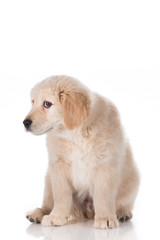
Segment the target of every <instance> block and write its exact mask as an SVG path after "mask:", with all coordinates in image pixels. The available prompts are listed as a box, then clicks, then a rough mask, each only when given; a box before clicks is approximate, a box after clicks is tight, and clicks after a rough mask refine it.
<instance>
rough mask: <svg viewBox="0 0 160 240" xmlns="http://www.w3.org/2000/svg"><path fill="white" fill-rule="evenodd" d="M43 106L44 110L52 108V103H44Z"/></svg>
mask: <svg viewBox="0 0 160 240" xmlns="http://www.w3.org/2000/svg"><path fill="white" fill-rule="evenodd" d="M43 106H44V107H45V108H50V107H51V106H52V103H51V102H47V101H44V103H43Z"/></svg>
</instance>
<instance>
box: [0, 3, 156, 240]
mask: <svg viewBox="0 0 160 240" xmlns="http://www.w3.org/2000/svg"><path fill="white" fill-rule="evenodd" d="M55 74H68V75H71V76H73V77H76V78H78V79H79V80H81V81H82V82H84V83H85V84H86V85H87V86H88V87H89V88H91V89H92V90H93V91H97V92H99V93H101V94H102V95H105V96H107V97H108V98H110V99H111V100H112V101H113V102H114V103H115V104H116V105H117V107H118V108H119V111H120V113H121V118H122V122H123V125H124V127H125V129H126V132H127V134H128V136H129V139H130V142H131V145H132V147H133V151H134V156H135V159H136V162H137V164H138V167H139V170H140V173H141V186H140V190H139V195H138V198H137V201H136V204H135V209H134V217H133V220H132V222H131V223H126V224H121V225H120V227H119V228H118V229H115V230H95V229H93V226H92V224H93V222H87V223H81V224H76V225H72V226H71V225H70V226H64V227H60V228H54V227H53V228H46V227H42V226H41V225H35V224H30V223H29V222H28V221H27V220H26V219H25V212H26V211H28V210H30V209H32V208H35V207H39V206H40V204H41V200H42V193H43V186H44V176H45V171H46V167H47V150H46V148H45V136H41V137H35V136H33V135H31V134H29V133H26V132H25V131H24V129H23V125H22V121H23V119H24V117H25V115H26V114H27V112H28V111H29V108H30V98H29V92H30V89H31V88H32V87H33V85H34V84H35V83H37V81H40V80H42V79H44V78H46V77H48V76H50V75H55ZM159 85H160V4H159V1H156V0H149V1H148V0H145V1H142V0H134V1H131V0H130V1H129V0H126V1H123V0H121V1H120V0H117V1H115V0H112V1H109V0H108V1H107V0H105V1H103V0H97V1H94V0H92V1H90V0H85V1H83V0H81V1H76V0H74V1H71V0H64V1H62V0H57V1H56V0H52V1H51V0H44V1H41V0H26V1H24V0H19V1H18V0H14V1H12V0H10V1H9V0H5V1H3V0H2V1H0V128H1V131H0V140H1V143H0V227H1V233H0V234H1V236H0V237H1V239H18V240H19V239H23V240H24V239H35V237H38V239H44V240H51V239H54V240H57V239H58V240H59V239H62V240H63V239H65V240H70V239H87V240H88V239H96V240H99V239H102V240H103V239H131V240H133V239H134V240H140V239H153V238H156V239H158V238H159V237H160V234H159V224H160V222H159V216H160V206H159V204H160V194H159V192H160V191H159V184H160V153H159V152H160V151H159V149H160V139H159V136H160V86H159Z"/></svg>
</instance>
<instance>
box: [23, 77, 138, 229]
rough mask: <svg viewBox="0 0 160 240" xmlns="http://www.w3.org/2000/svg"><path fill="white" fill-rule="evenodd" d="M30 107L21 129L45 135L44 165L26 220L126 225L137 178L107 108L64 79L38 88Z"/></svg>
mask: <svg viewBox="0 0 160 240" xmlns="http://www.w3.org/2000/svg"><path fill="white" fill-rule="evenodd" d="M31 101H32V108H31V111H30V112H29V113H28V115H27V117H26V118H25V120H24V121H23V123H24V126H25V128H26V130H27V131H30V132H32V133H33V134H35V135H41V134H45V133H46V134H47V148H48V153H49V163H48V170H47V174H46V179H45V189H44V197H43V203H42V207H41V208H37V209H35V210H34V211H33V212H30V213H28V214H27V218H28V219H29V220H30V221H31V222H36V223H42V224H43V225H45V226H56V225H64V224H66V223H67V222H68V221H69V219H70V218H71V217H72V219H83V218H94V219H95V222H94V226H95V227H96V228H115V227H117V226H118V220H120V221H126V220H129V219H130V218H131V217H132V208H133V204H134V201H135V198H136V195H137V190H138V185H139V175H138V172H137V168H136V165H135V163H134V161H133V158H132V153H131V149H130V146H129V143H128V141H127V139H126V137H125V134H124V131H123V127H122V125H121V122H120V118H119V113H118V111H117V109H116V107H115V106H114V105H113V103H112V102H110V101H109V100H108V99H106V98H104V97H102V96H100V95H98V94H96V93H94V92H92V91H90V90H89V89H88V88H86V87H85V86H84V85H83V84H82V83H80V82H79V81H78V80H76V79H74V78H71V77H68V76H53V77H50V78H47V79H45V80H44V81H42V82H40V83H38V84H37V85H36V86H35V87H34V88H33V89H32V91H31Z"/></svg>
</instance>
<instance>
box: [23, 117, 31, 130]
mask: <svg viewBox="0 0 160 240" xmlns="http://www.w3.org/2000/svg"><path fill="white" fill-rule="evenodd" d="M23 124H24V126H25V128H26V129H29V127H30V125H31V124H32V120H31V119H25V120H24V121H23Z"/></svg>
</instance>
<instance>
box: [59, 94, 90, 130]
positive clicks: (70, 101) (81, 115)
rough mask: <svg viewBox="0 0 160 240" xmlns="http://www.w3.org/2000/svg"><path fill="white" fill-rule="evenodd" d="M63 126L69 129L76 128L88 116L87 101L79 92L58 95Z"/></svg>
mask: <svg viewBox="0 0 160 240" xmlns="http://www.w3.org/2000/svg"><path fill="white" fill-rule="evenodd" d="M60 102H61V104H62V110H63V118H64V124H65V126H66V127H67V128H69V129H74V128H76V127H78V126H79V125H80V124H81V123H82V121H83V120H84V119H85V118H86V117H87V116H88V114H89V99H88V97H87V96H85V95H83V94H82V93H79V92H67V93H65V92H64V91H63V92H61V93H60Z"/></svg>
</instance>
